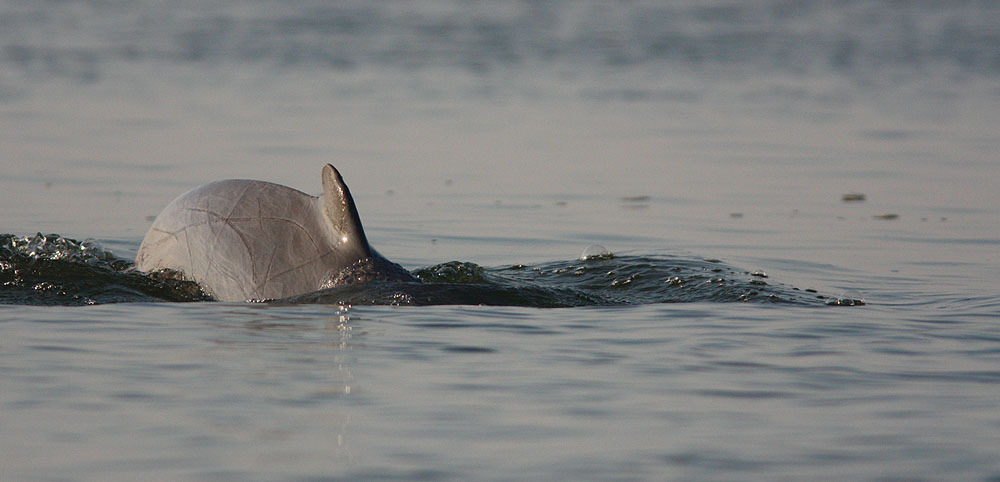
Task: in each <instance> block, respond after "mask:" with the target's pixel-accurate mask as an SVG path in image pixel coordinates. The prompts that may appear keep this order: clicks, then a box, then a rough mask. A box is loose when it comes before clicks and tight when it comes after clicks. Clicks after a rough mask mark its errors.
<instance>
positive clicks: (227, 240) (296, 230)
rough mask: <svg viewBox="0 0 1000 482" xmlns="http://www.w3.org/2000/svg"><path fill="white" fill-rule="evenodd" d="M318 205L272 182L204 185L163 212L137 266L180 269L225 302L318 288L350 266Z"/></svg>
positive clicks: (143, 268) (223, 182) (144, 244)
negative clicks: (336, 247)
mask: <svg viewBox="0 0 1000 482" xmlns="http://www.w3.org/2000/svg"><path fill="white" fill-rule="evenodd" d="M317 206H318V202H317V198H316V197H314V196H310V195H308V194H306V193H303V192H301V191H299V190H296V189H292V188H290V187H286V186H282V185H279V184H274V183H270V182H264V181H251V180H241V179H234V180H227V181H219V182H214V183H211V184H206V185H204V186H201V187H198V188H195V189H193V190H191V191H189V192H187V193H185V194H182V195H181V196H180V197H178V198H177V199H175V200H174V201H173V202H171V203H170V204H169V205H168V206H167V207H166V208H165V209H164V210H163V212H162V213H160V215H159V216H158V217H157V218H156V221H155V222H154V223H153V226H152V227H151V228H150V230H149V232H148V233H147V234H146V238H145V239H144V240H143V242H142V246H141V247H140V248H139V253H138V255H137V256H136V266H137V267H138V268H139V269H141V270H143V271H153V270H157V269H163V268H167V269H172V270H176V271H180V272H182V273H183V274H184V275H185V277H187V278H188V279H191V280H193V281H196V282H197V283H198V284H199V285H201V286H202V288H203V289H205V291H206V292H208V293H209V294H210V295H211V296H212V297H214V298H215V299H217V300H220V301H244V300H253V299H269V298H284V297H288V296H292V295H296V294H301V293H306V292H310V291H315V290H318V289H320V287H321V286H322V285H323V283H324V282H326V281H327V280H329V279H330V277H331V276H332V275H333V274H335V272H336V271H339V269H338V266H339V263H343V262H344V261H343V260H340V259H337V258H338V256H337V253H336V252H335V251H334V248H333V245H334V244H335V243H331V240H330V239H329V238H330V236H331V233H330V228H329V227H328V226H326V225H325V221H324V219H323V218H322V215H321V213H320V212H319V211H318V207H317ZM353 261H354V260H350V261H347V262H353Z"/></svg>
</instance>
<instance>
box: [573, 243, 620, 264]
mask: <svg viewBox="0 0 1000 482" xmlns="http://www.w3.org/2000/svg"><path fill="white" fill-rule="evenodd" d="M614 257H615V254H614V253H612V252H611V251H609V250H608V248H605V247H604V246H601V245H599V244H591V245H590V246H587V249H584V250H583V253H582V254H581V255H580V259H581V260H583V261H588V260H592V259H611V258H614Z"/></svg>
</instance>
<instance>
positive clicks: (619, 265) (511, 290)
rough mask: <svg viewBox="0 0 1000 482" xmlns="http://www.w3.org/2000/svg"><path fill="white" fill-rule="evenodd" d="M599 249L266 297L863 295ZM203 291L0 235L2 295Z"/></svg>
mask: <svg viewBox="0 0 1000 482" xmlns="http://www.w3.org/2000/svg"><path fill="white" fill-rule="evenodd" d="M596 248H600V247H596ZM590 249H591V248H588V250H590ZM599 251H600V252H599V253H598V254H595V255H587V253H588V252H587V251H585V253H584V259H577V260H572V261H555V262H550V263H542V264H537V265H521V264H518V265H513V266H505V267H495V268H486V267H482V266H479V265H477V264H475V263H469V262H461V261H451V262H447V263H441V264H438V265H435V266H430V267H427V268H422V269H419V270H416V271H415V272H414V273H413V274H414V275H415V276H416V277H417V278H418V279H419V280H420V282H400V281H381V280H380V281H373V282H368V283H355V284H350V285H346V286H340V287H336V288H332V289H327V290H322V291H317V292H313V293H308V294H304V295H300V296H295V297H292V298H287V299H282V300H276V301H272V303H277V304H301V303H324V304H344V305H411V306H427V305H489V306H521V307H532V308H562V307H581V306H611V305H633V304H651V303H686V302H754V303H791V304H806V305H810V304H811V305H821V304H824V303H825V304H835V305H850V306H853V305H860V304H863V302H862V301H861V300H857V299H853V298H850V297H849V298H843V297H841V298H828V297H824V296H823V295H820V294H818V293H815V292H814V291H813V290H804V291H802V290H798V289H796V288H793V287H786V286H783V285H781V284H779V283H775V282H773V281H771V280H770V279H769V278H768V277H767V275H766V274H764V273H763V272H762V271H747V270H742V269H739V268H735V267H731V266H728V265H725V264H723V263H721V262H719V261H718V260H702V259H692V258H684V257H675V256H616V255H614V254H612V253H610V252H607V251H606V250H603V248H602V250H599ZM594 252H595V253H597V252H598V251H594ZM765 280H767V281H765ZM208 300H210V298H209V297H208V296H207V295H206V294H205V293H204V292H202V291H201V290H200V289H199V287H198V285H197V284H195V283H192V282H189V281H185V280H184V279H183V278H182V277H181V276H180V274H179V273H168V272H162V273H153V274H148V273H143V272H141V271H138V270H137V269H135V267H134V266H133V264H132V262H131V261H128V260H124V259H121V258H118V257H116V256H114V255H113V254H112V253H111V252H109V251H107V250H105V249H104V248H102V247H101V246H100V244H99V243H97V242H96V241H93V240H87V241H83V242H80V241H76V240H73V239H69V238H64V237H62V236H59V235H42V234H37V235H35V236H23V237H18V236H15V235H10V234H5V235H2V236H0V304H21V305H93V304H101V303H118V302H144V301H208Z"/></svg>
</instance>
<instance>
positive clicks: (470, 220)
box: [0, 0, 1000, 480]
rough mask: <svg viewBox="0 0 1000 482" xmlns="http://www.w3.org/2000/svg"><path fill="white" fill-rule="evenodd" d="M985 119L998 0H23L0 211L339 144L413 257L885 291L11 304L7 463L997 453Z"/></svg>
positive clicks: (118, 211) (342, 159) (580, 467)
mask: <svg viewBox="0 0 1000 482" xmlns="http://www.w3.org/2000/svg"><path fill="white" fill-rule="evenodd" d="M998 125H1000V4H998V3H997V2H991V1H979V2H973V1H967V2H966V1H956V2H919V1H914V2H875V1H860V0H859V1H839V2H821V1H806V0H798V1H770V2H724V1H713V2H697V1H676V2H662V3H656V2H619V3H606V2H560V1H540V2H530V3H529V2H492V3H487V2H448V1H424V2H415V3H412V2H399V3H396V2H382V3H377V4H370V3H369V2H341V3H337V4H335V5H331V4H327V3H326V2H270V1H265V0H257V1H253V2H242V3H239V4H229V3H223V2H159V1H153V0H145V1H139V2H134V1H133V2H116V1H92V2H56V1H52V2H49V1H30V2H29V1H14V0H9V1H4V2H2V3H0V168H2V175H0V205H2V209H0V232H5V233H15V234H33V233H35V232H39V231H41V232H55V233H59V234H62V235H66V236H70V237H74V238H78V239H83V238H95V239H97V240H99V241H100V242H101V243H102V244H103V245H104V246H105V247H106V248H109V249H111V250H112V251H114V252H115V253H116V254H117V255H119V256H121V257H124V258H129V259H131V258H132V257H134V255H135V252H136V250H137V249H138V246H139V243H140V241H141V239H142V236H143V235H144V234H145V231H146V229H147V228H148V226H149V224H150V223H151V219H152V216H155V215H156V214H157V213H158V212H159V210H160V209H161V208H162V207H163V206H164V205H165V204H166V203H167V202H169V201H170V200H171V199H173V198H174V197H175V196H176V195H178V194H180V193H182V192H184V191H186V190H188V189H190V188H191V187H194V186H195V185H198V184H201V183H204V182H206V181H210V180H216V179H222V178H231V177H241V178H255V179H264V180H269V181H274V182H279V183H282V184H287V185H290V186H293V187H297V188H300V189H302V190H305V191H307V192H319V191H320V183H319V171H320V166H321V165H322V164H323V163H325V162H333V163H334V164H335V165H337V167H338V168H339V169H340V170H341V171H342V172H343V174H344V176H345V178H346V180H347V182H348V184H349V185H350V186H351V189H352V192H353V193H354V195H355V198H356V200H357V202H358V205H359V208H360V211H361V216H362V218H363V219H364V221H365V226H366V228H367V231H368V237H369V239H370V240H371V241H372V243H373V244H374V245H375V246H376V247H377V248H378V249H379V250H380V251H381V252H382V253H383V254H385V255H386V256H387V257H389V258H390V259H393V260H395V261H397V262H399V263H401V264H403V265H404V266H406V267H407V268H411V269H413V268H418V267H422V266H428V265H433V264H437V263H440V262H444V261H449V260H461V261H470V262H475V263H478V264H481V265H484V266H504V265H510V264H519V263H524V264H531V263H542V262H549V261H553V260H562V259H572V258H575V257H577V256H579V254H580V252H581V251H582V250H583V249H584V248H585V247H586V246H588V245H590V244H592V243H600V244H602V245H605V246H607V247H608V248H610V249H611V250H613V251H615V252H617V253H624V254H637V255H644V256H646V255H669V256H685V257H690V258H692V259H700V258H703V257H704V258H716V259H720V260H723V261H724V262H725V263H727V264H728V265H730V266H736V267H742V268H745V269H747V270H764V271H766V272H767V273H768V275H769V277H770V279H773V280H775V281H777V282H780V283H785V284H788V285H792V286H796V287H801V288H803V289H805V288H812V289H816V290H818V291H820V292H821V293H827V294H829V295H831V296H841V295H847V296H850V297H854V298H864V299H865V300H866V302H867V305H866V306H863V307H852V308H846V307H796V306H783V305H761V304H752V303H751V304H746V303H684V304H650V305H642V306H629V307H615V308H596V307H595V308H574V309H530V308H502V307H477V306H453V307H452V306H444V307H420V308H417V307H391V306H386V307H345V306H337V305H332V306H327V305H295V306H259V305H241V304H217V303H194V304H168V303H161V304H121V305H103V306H95V307H85V308H69V307H33V306H0V480H88V479H90V480H135V479H172V480H179V479H192V480H227V479H228V480H247V479H251V480H296V479H299V480H319V479H324V478H338V477H344V478H390V477H401V478H407V479H413V478H422V479H469V478H477V479H508V478H536V479H556V478H590V479H609V478H615V479H725V480H732V479H760V480H774V479H786V480H788V479H803V478H805V479H837V480H844V479H928V480H940V479H963V480H970V479H972V480H976V479H998V478H1000V459H998V458H997V457H996V453H998V452H1000V410H998V406H997V405H998V402H997V400H1000V324H998V320H1000V190H998V189H997V188H996V185H997V181H998V180H1000V175H998V174H1000V169H998V166H1000V154H998V153H1000V136H998V132H1000V131H998V128H997V126H998ZM848 193H863V194H864V195H865V197H866V200H865V201H863V202H843V201H841V197H842V196H843V195H844V194H848ZM886 215H894V216H886Z"/></svg>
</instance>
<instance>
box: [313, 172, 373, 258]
mask: <svg viewBox="0 0 1000 482" xmlns="http://www.w3.org/2000/svg"><path fill="white" fill-rule="evenodd" d="M323 214H325V215H326V219H327V221H329V222H330V226H332V227H333V230H334V231H335V232H336V233H337V234H338V235H339V236H341V238H340V239H339V243H338V244H349V245H353V246H354V247H355V248H356V249H358V250H361V253H362V255H363V256H371V247H370V246H369V245H368V238H367V237H366V236H365V230H364V228H362V227H361V218H360V217H359V216H358V208H357V206H355V205H354V198H353V197H351V190H350V189H348V188H347V184H344V178H343V177H341V176H340V172H338V171H337V168H335V167H333V165H331V164H327V165H325V166H323Z"/></svg>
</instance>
